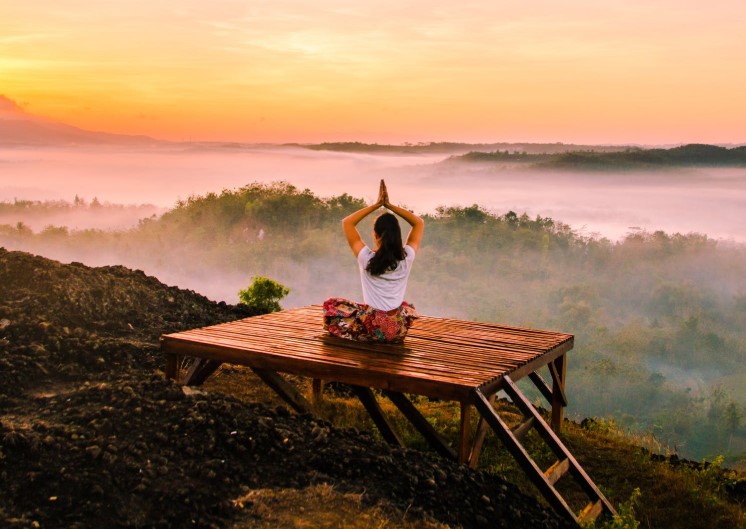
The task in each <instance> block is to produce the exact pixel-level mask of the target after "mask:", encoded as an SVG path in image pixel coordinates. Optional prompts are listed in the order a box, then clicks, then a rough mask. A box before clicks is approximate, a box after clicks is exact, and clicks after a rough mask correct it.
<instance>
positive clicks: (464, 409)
mask: <svg viewBox="0 0 746 529" xmlns="http://www.w3.org/2000/svg"><path fill="white" fill-rule="evenodd" d="M470 415H471V404H469V403H468V402H462V403H461V424H460V425H459V439H458V462H459V463H461V464H462V465H465V464H466V463H468V461H469V448H470V445H469V434H470V432H469V418H470Z"/></svg>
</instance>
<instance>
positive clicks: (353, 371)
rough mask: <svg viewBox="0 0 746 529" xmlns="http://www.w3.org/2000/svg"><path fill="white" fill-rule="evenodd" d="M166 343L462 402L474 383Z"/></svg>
mask: <svg viewBox="0 0 746 529" xmlns="http://www.w3.org/2000/svg"><path fill="white" fill-rule="evenodd" d="M164 346H165V347H166V348H167V349H166V351H169V352H178V353H179V354H182V355H184V356H201V357H203V358H213V359H219V360H222V361H223V362H225V363H230V364H237V365H245V366H249V367H257V368H260V369H270V370H273V371H281V372H286V373H292V374H297V375H302V376H307V377H311V378H320V379H323V380H334V381H336V382H343V383H346V384H358V385H364V386H369V387H377V388H381V389H390V390H392V391H401V392H403V393H415V394H418V395H426V396H429V397H434V398H442V399H446V400H457V401H459V402H462V401H464V400H468V399H469V398H470V397H469V395H470V391H471V390H472V389H473V387H474V385H471V384H469V383H464V382H458V381H454V380H453V379H441V378H438V377H427V376H418V374H416V373H415V374H412V373H409V374H401V373H397V372H396V371H395V370H392V371H391V372H380V371H370V370H366V369H365V368H364V366H361V365H360V364H356V363H349V364H347V365H345V364H344V363H342V362H341V361H339V360H336V359H335V358H334V357H329V358H326V359H324V358H314V359H308V358H304V357H302V356H296V357H294V358H293V359H292V361H289V359H288V358H282V357H280V358H278V357H275V356H273V355H270V354H262V353H256V352H252V351H246V350H243V349H236V348H232V347H227V346H219V345H213V344H197V343H193V342H188V341H187V342H179V343H176V342H175V341H171V342H164Z"/></svg>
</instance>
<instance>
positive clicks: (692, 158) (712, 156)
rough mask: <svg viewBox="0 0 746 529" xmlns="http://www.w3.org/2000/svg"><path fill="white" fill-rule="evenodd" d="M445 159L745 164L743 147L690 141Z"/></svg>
mask: <svg viewBox="0 0 746 529" xmlns="http://www.w3.org/2000/svg"><path fill="white" fill-rule="evenodd" d="M446 162H449V163H450V162H482V163H490V162H498V163H502V162H514V163H526V164H530V165H532V166H534V167H541V168H555V169H586V170H591V171H594V170H599V171H608V170H633V169H656V168H665V167H690V166H699V167H744V166H746V146H740V147H733V148H730V149H728V148H726V147H721V146H718V145H707V144H697V143H693V144H689V145H681V146H679V147H673V148H671V149H643V148H639V147H634V148H624V149H620V150H618V151H605V152H600V151H598V150H595V149H590V150H579V149H578V150H570V151H567V152H562V153H555V154H550V153H541V154H532V153H528V152H525V151H524V152H509V151H508V150H505V151H499V150H498V151H494V152H478V151H471V152H468V153H466V154H464V155H461V156H451V157H450V158H448V160H446Z"/></svg>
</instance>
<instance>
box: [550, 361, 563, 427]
mask: <svg viewBox="0 0 746 529" xmlns="http://www.w3.org/2000/svg"><path fill="white" fill-rule="evenodd" d="M549 372H550V373H552V382H553V384H552V429H553V430H554V431H555V432H557V433H559V432H560V431H561V430H562V419H563V415H564V407H565V406H567V396H565V378H566V375H567V355H562V356H559V357H557V358H556V359H555V360H554V361H553V362H549Z"/></svg>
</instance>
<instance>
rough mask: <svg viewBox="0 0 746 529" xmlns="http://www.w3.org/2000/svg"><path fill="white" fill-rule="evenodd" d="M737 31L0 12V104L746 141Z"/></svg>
mask: <svg viewBox="0 0 746 529" xmlns="http://www.w3.org/2000/svg"><path fill="white" fill-rule="evenodd" d="M438 4H442V5H445V6H449V7H438ZM744 28H746V2H743V0H737V1H736V0H734V1H724V0H711V1H709V2H700V1H690V0H679V1H673V0H664V1H656V0H646V1H638V0H635V1H625V2H605V1H598V0H594V1H591V0H587V1H581V0H564V1H562V2H557V1H542V0H537V1H535V2H518V1H496V0H484V1H461V2H447V3H445V2H440V3H439V2H433V1H421V0H416V1H406V0H404V1H402V0H397V1H391V0H378V1H376V2H370V3H362V2H337V1H324V0H319V1H318V2H306V1H301V0H273V1H272V2H266V1H261V2H260V1H253V2H252V1H240V0H211V1H210V2H204V1H202V0H179V1H164V0H161V1H158V0H149V1H147V2H144V1H140V0H128V1H126V2H125V1H119V0H66V1H65V2H58V1H56V0H31V1H26V2H19V1H18V0H0V94H4V95H6V96H7V97H9V98H11V99H13V100H15V101H17V102H18V103H19V104H20V105H21V106H23V107H24V108H25V109H26V111H27V112H30V113H33V114H38V115H43V116H47V117H50V118H53V119H55V120H59V121H63V122H66V123H70V124H72V125H76V126H79V127H83V128H87V129H93V130H106V131H110V132H120V133H128V134H148V135H151V136H155V137H158V138H165V139H176V140H185V139H193V140H235V141H252V142H253V141H268V142H288V141H304V142H305V141H307V142H315V141H335V140H359V141H371V142H372V141H376V142H395V143H398V142H404V141H412V142H417V141H562V142H576V143H577V142H588V143H648V144H650V143H655V144H667V143H682V142H708V143H728V142H732V143H743V142H746V95H745V94H746V67H745V66H744V65H746V29H744Z"/></svg>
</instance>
